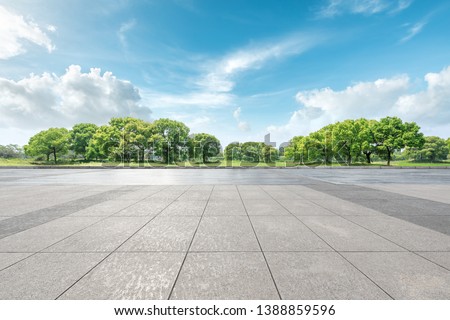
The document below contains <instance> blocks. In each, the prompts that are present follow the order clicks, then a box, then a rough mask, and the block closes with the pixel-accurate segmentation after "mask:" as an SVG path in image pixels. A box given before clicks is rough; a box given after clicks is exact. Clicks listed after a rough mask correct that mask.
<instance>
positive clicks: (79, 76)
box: [0, 65, 151, 129]
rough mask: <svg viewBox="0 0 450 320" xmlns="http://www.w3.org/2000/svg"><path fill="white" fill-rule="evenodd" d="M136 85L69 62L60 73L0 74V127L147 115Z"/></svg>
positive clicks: (59, 123) (20, 126) (34, 125)
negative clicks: (13, 76) (16, 78)
mask: <svg viewBox="0 0 450 320" xmlns="http://www.w3.org/2000/svg"><path fill="white" fill-rule="evenodd" d="M140 101H141V97H140V94H139V91H138V89H137V88H136V87H135V86H134V85H133V84H132V83H130V82H128V81H125V80H120V79H117V78H116V77H115V76H114V75H113V74H112V73H111V72H104V73H103V74H102V73H101V70H100V69H97V68H92V69H90V71H89V72H88V73H83V72H82V71H81V67H80V66H77V65H72V66H70V67H69V68H68V69H67V70H66V72H65V73H64V74H63V75H62V76H57V75H55V74H49V73H44V74H42V75H33V74H32V75H30V76H29V77H27V78H24V79H22V80H19V81H14V80H9V79H4V78H0V113H1V115H2V117H1V118H0V127H17V128H29V129H31V128H36V129H37V128H45V127H49V126H71V125H73V124H74V123H78V122H93V123H98V124H102V123H106V122H107V121H108V120H109V119H110V118H111V117H115V116H136V117H140V118H143V119H149V117H150V113H151V111H150V109H148V108H147V107H144V106H142V105H141V104H140Z"/></svg>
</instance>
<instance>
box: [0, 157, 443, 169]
mask: <svg viewBox="0 0 450 320" xmlns="http://www.w3.org/2000/svg"><path fill="white" fill-rule="evenodd" d="M46 165H48V166H53V165H54V163H53V162H46V161H35V160H33V159H4V158H0V166H6V167H9V166H11V167H12V166H18V167H25V166H46ZM58 166H72V167H77V166H78V167H79V166H94V167H101V166H108V167H116V166H117V167H122V166H125V167H230V166H231V167H297V166H308V167H318V166H324V165H323V164H318V163H311V164H306V165H305V164H299V163H296V162H293V161H276V162H271V163H263V162H259V163H258V162H246V161H235V160H233V161H226V160H221V161H217V162H211V163H195V162H177V163H173V164H170V165H167V164H166V163H161V162H145V163H136V162H130V163H125V164H123V163H121V162H99V161H91V162H83V161H63V162H59V163H58ZM331 166H333V167H340V166H343V167H346V166H347V164H341V163H333V164H332V165H331ZM352 166H386V162H385V161H383V162H374V163H371V164H367V163H356V164H352ZM391 166H393V167H395V166H402V167H430V166H432V167H440V166H450V161H449V160H447V161H443V162H433V163H427V162H414V161H392V162H391Z"/></svg>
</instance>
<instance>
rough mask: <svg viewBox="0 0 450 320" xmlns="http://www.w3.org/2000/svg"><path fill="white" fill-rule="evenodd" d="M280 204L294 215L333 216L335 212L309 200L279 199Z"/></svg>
mask: <svg viewBox="0 0 450 320" xmlns="http://www.w3.org/2000/svg"><path fill="white" fill-rule="evenodd" d="M279 202H280V204H281V205H282V206H283V207H285V208H286V209H287V210H289V212H290V213H292V214H294V215H296V216H334V215H336V214H335V213H333V212H331V211H330V210H327V209H325V208H322V207H321V206H318V205H317V204H315V203H313V202H311V201H309V200H305V199H303V200H290V199H289V200H287V199H281V200H279Z"/></svg>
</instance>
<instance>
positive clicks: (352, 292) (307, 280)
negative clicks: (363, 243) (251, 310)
mask: <svg viewBox="0 0 450 320" xmlns="http://www.w3.org/2000/svg"><path fill="white" fill-rule="evenodd" d="M266 258H267V261H268V264H269V268H270V270H271V271H272V274H273V277H274V279H275V282H276V284H277V287H278V290H279V291H280V294H281V297H282V298H283V299H289V300H315V299H321V300H333V299H343V300H344V299H345V300H349V299H361V300H362V299H370V300H371V299H390V297H389V296H388V295H386V294H385V293H384V292H383V291H382V290H381V289H380V288H378V287H377V286H376V285H375V284H374V283H373V282H372V281H370V280H369V279H367V277H365V276H364V275H363V274H362V273H361V272H359V271H358V270H357V269H356V268H354V267H353V266H352V265H351V264H350V263H348V262H347V261H345V259H343V258H342V257H341V256H340V255H339V254H337V253H336V252H266Z"/></svg>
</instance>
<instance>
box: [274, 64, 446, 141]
mask: <svg viewBox="0 0 450 320" xmlns="http://www.w3.org/2000/svg"><path fill="white" fill-rule="evenodd" d="M425 82H426V83H427V87H426V89H424V90H421V91H418V92H415V93H411V92H410V90H411V87H412V85H411V81H410V79H409V77H408V76H406V75H402V76H398V77H393V78H389V79H378V80H376V81H373V82H360V83H356V84H354V85H352V86H349V87H347V88H345V89H344V90H338V91H336V90H333V89H331V88H323V89H316V90H309V91H301V92H298V93H297V95H296V100H297V102H298V103H299V104H300V105H301V108H300V109H299V110H297V111H295V112H294V113H293V114H292V116H291V118H290V119H289V121H288V123H287V124H285V125H281V126H275V125H272V126H270V127H269V128H268V130H269V132H271V133H272V134H274V135H276V136H278V137H280V136H281V137H283V138H287V137H292V136H294V135H302V134H303V135H304V134H308V133H310V132H312V131H315V130H318V129H320V128H321V127H323V126H324V125H327V124H329V123H333V122H336V121H341V120H345V119H349V118H351V119H355V118H360V117H365V118H374V119H378V118H382V117H385V116H399V117H401V118H402V119H405V120H407V121H416V122H418V123H419V125H422V126H424V127H426V128H428V129H432V127H433V126H436V125H446V124H447V125H448V123H450V67H447V68H445V69H443V70H442V71H441V72H439V73H428V74H426V75H425Z"/></svg>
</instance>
